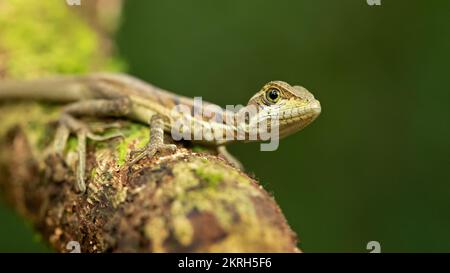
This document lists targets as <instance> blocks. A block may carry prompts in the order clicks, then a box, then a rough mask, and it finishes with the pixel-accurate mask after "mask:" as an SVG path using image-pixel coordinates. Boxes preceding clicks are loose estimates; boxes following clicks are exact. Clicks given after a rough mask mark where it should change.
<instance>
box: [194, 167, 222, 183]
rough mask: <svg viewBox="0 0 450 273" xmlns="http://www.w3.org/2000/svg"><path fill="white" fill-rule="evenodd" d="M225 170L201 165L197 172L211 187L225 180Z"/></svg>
mask: <svg viewBox="0 0 450 273" xmlns="http://www.w3.org/2000/svg"><path fill="white" fill-rule="evenodd" d="M222 173H223V171H220V170H215V169H211V168H206V167H201V168H198V169H196V170H195V174H197V176H199V177H200V178H201V179H202V180H203V181H205V182H206V183H207V184H208V186H209V187H216V186H217V185H218V184H219V183H220V181H222V180H223V175H222Z"/></svg>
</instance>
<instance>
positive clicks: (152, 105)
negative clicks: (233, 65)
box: [0, 73, 321, 193]
mask: <svg viewBox="0 0 450 273" xmlns="http://www.w3.org/2000/svg"><path fill="white" fill-rule="evenodd" d="M2 100H37V101H48V102H56V103H61V104H63V105H64V106H63V107H62V111H61V117H60V119H59V126H58V128H57V130H56V133H55V139H54V145H53V153H55V154H59V155H62V153H63V151H64V148H65V146H66V142H67V140H68V137H69V136H70V134H75V135H76V137H77V139H78V144H77V145H78V146H77V153H78V163H77V167H76V180H75V181H76V182H75V184H76V185H75V188H76V189H77V190H78V191H79V192H80V193H83V192H85V190H86V183H85V173H86V140H87V138H89V139H93V140H96V141H102V140H106V139H109V138H112V137H118V136H119V135H112V136H108V137H104V136H99V135H96V134H94V133H93V132H92V130H91V129H90V128H89V126H88V125H87V124H86V123H84V122H83V121H82V120H81V119H80V118H82V117H86V116H92V117H99V118H101V117H117V118H126V119H129V120H133V121H137V122H140V123H145V124H148V125H149V126H150V141H149V143H148V144H147V146H146V147H145V148H144V149H142V150H140V151H137V152H136V151H134V152H136V153H137V154H138V156H136V157H134V158H132V159H131V160H130V164H133V163H136V162H138V161H139V160H141V159H142V158H144V157H149V158H151V157H153V156H155V154H157V153H159V154H166V153H168V154H170V153H174V152H175V151H176V149H177V146H176V145H174V144H166V143H164V132H166V133H169V132H171V128H172V126H173V124H174V122H175V121H177V120H179V119H181V118H188V119H189V122H190V123H191V124H195V125H198V127H196V128H199V130H203V129H205V128H208V129H210V130H212V131H213V132H216V131H218V130H219V129H220V130H224V131H222V132H231V133H232V135H234V136H236V134H237V131H238V129H242V130H243V131H244V138H243V139H240V140H236V138H233V139H231V140H230V139H224V140H218V139H215V138H212V139H206V138H204V139H200V140H193V141H194V142H200V143H201V144H204V145H210V146H213V147H216V148H217V151H218V152H219V154H221V155H222V156H223V157H225V159H228V160H229V161H230V163H232V165H235V166H237V167H241V168H242V165H241V164H240V163H239V161H238V160H236V159H235V158H234V157H233V156H232V155H231V154H229V153H228V152H227V150H226V148H225V145H226V144H228V143H232V142H235V141H261V139H260V137H259V135H256V138H254V139H249V135H250V134H249V133H250V132H249V130H250V126H249V123H251V122H253V125H258V124H261V123H262V122H267V121H268V120H270V119H273V118H277V119H278V120H279V138H280V139H281V138H283V137H286V136H288V135H291V134H293V133H295V132H297V131H299V130H301V129H303V128H305V127H306V126H307V125H309V124H310V123H311V122H313V121H314V120H315V119H316V118H317V117H318V116H319V114H320V113H321V105H320V102H319V101H318V100H317V99H315V98H314V96H313V94H312V93H310V92H309V91H308V90H307V89H305V88H304V87H301V86H291V85H289V84H288V83H286V82H283V81H271V82H269V83H267V84H265V85H264V86H263V87H262V88H261V89H260V90H259V91H258V92H257V93H256V94H255V95H254V96H252V97H251V98H250V100H249V101H248V103H247V105H246V106H245V107H243V108H242V109H241V110H240V112H245V111H246V110H248V109H249V108H250V107H254V108H256V109H257V110H258V111H257V113H256V114H255V115H254V116H253V117H251V120H249V116H245V118H244V119H238V114H239V113H238V112H232V111H227V110H224V112H223V113H224V114H223V117H222V120H219V121H217V120H212V119H210V120H205V118H202V117H196V116H195V115H189V114H186V113H184V114H183V113H179V114H178V116H177V115H175V116H174V115H173V112H172V110H173V108H174V107H176V106H180V105H181V106H185V107H187V108H188V109H190V110H191V111H192V110H193V109H194V100H193V99H192V98H189V97H184V96H180V95H177V94H175V93H172V92H169V91H167V90H164V89H161V88H159V87H156V86H154V85H151V84H149V83H146V82H144V81H142V80H140V79H138V78H136V77H133V76H130V75H127V74H119V73H93V74H84V75H57V76H52V77H48V78H40V79H31V80H14V79H8V80H2V81H0V101H2ZM205 105H208V106H214V107H218V108H220V107H219V106H217V105H215V104H212V103H208V102H205ZM220 109H221V108H220ZM275 110H276V111H275ZM230 119H231V120H232V121H233V122H234V123H231V124H230V122H229V121H230ZM225 121H228V122H225ZM192 133H194V132H192ZM132 153H133V152H132Z"/></svg>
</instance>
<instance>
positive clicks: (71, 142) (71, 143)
mask: <svg viewBox="0 0 450 273" xmlns="http://www.w3.org/2000/svg"><path fill="white" fill-rule="evenodd" d="M77 147H78V139H77V138H76V137H75V136H70V137H69V139H68V140H67V145H66V152H74V151H76V150H77Z"/></svg>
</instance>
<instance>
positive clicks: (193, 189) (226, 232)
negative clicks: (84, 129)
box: [0, 0, 300, 252]
mask: <svg viewBox="0 0 450 273" xmlns="http://www.w3.org/2000/svg"><path fill="white" fill-rule="evenodd" d="M25 2H26V3H25ZM44 2H45V4H44ZM61 2H64V1H48V2H47V1H39V2H38V1H31V2H30V1H18V0H14V1H10V2H9V1H8V2H5V1H4V0H0V6H2V8H3V11H2V12H3V13H5V14H2V15H3V17H1V18H3V19H2V20H3V21H4V22H8V23H9V24H12V25H11V26H10V27H13V28H14V27H16V28H17V29H19V30H20V29H25V30H27V31H33V30H34V29H33V28H34V26H35V25H31V24H30V25H27V20H33V16H31V18H30V19H25V21H20V20H18V21H19V22H16V21H13V19H14V18H15V16H17V14H22V15H23V16H27V15H29V16H30V14H27V12H31V11H32V13H33V14H34V12H36V13H37V14H35V15H34V17H36V16H37V15H38V14H39V9H42V5H44V6H45V8H49V7H50V6H51V8H52V9H51V10H47V11H46V12H45V13H41V14H39V19H38V20H39V24H43V25H49V26H53V24H60V23H62V22H65V21H66V20H70V22H71V24H73V25H75V26H79V27H82V28H83V29H82V31H81V32H77V31H73V32H70V31H67V29H63V28H61V29H60V30H58V29H54V31H56V32H58V31H60V33H59V34H62V33H65V34H67V35H69V36H70V35H79V36H80V37H81V38H82V39H84V42H83V43H81V44H75V45H72V48H71V49H66V48H64V46H65V44H64V43H63V44H58V43H57V44H53V45H49V47H50V50H49V53H48V54H51V53H50V51H52V50H59V51H63V52H64V51H67V52H66V53H70V52H71V51H73V50H74V48H73V47H75V49H76V50H75V51H77V46H78V47H82V48H79V49H78V53H76V54H74V55H72V56H71V55H70V54H68V55H66V57H67V58H69V59H70V61H68V60H59V59H57V58H55V59H54V60H53V61H54V62H55V64H52V63H51V64H47V65H48V66H49V67H40V65H41V63H40V60H39V58H40V56H41V55H39V54H42V52H39V51H38V50H34V49H33V48H34V47H37V48H41V49H42V47H39V46H40V45H39V43H40V40H38V39H37V38H36V39H35V38H34V37H33V36H32V37H30V36H28V37H27V36H21V37H19V38H18V39H16V41H15V42H14V43H19V44H20V46H23V47H26V46H29V47H30V48H29V51H28V53H27V54H29V55H30V56H34V55H36V56H35V57H34V58H35V59H37V60H35V62H36V63H33V61H31V63H30V62H27V63H20V60H21V57H20V56H19V57H18V58H17V59H14V56H15V55H16V54H19V53H17V52H15V48H16V47H14V46H12V45H11V43H12V42H11V40H10V38H11V36H13V37H16V36H15V34H14V30H9V31H12V32H11V33H8V31H4V29H2V30H0V58H3V59H2V60H3V61H2V64H0V71H1V75H2V77H33V76H40V75H42V74H52V73H64V72H66V73H74V72H89V71H91V70H93V69H92V67H94V68H99V69H110V68H111V67H112V68H113V69H114V68H115V69H118V68H119V69H120V67H121V66H120V65H117V64H120V61H117V60H116V59H114V58H112V57H111V56H107V55H105V54H104V51H102V50H101V46H102V45H103V44H105V45H106V47H107V48H108V50H109V51H108V52H110V53H109V54H111V52H113V50H112V49H111V48H112V46H111V44H112V43H110V42H105V39H106V38H105V37H106V36H105V33H102V32H101V31H99V24H92V20H93V19H92V18H96V17H95V16H93V15H92V12H93V11H95V9H94V10H93V9H89V13H87V14H88V16H79V13H80V12H79V11H78V12H76V13H75V12H72V11H68V10H67V9H68V7H67V6H64V5H63V4H61ZM116 2H117V1H116ZM48 3H51V4H48ZM30 6H34V7H30ZM33 8H34V9H35V10H33ZM0 10H2V9H0ZM30 10H31V11H30ZM55 10H56V11H55ZM0 13H1V12H0ZM60 13H63V15H64V16H61V14H60ZM81 13H83V12H81ZM8 16H9V17H8ZM47 17H49V18H47ZM23 18H26V17H23ZM86 18H90V19H86ZM34 19H35V20H37V19H36V18H34ZM86 20H87V21H89V22H91V23H89V24H88V23H86ZM12 22H16V23H14V24H16V25H14V24H13V23H12ZM20 24H24V25H20ZM78 31H80V30H78ZM100 33H102V34H100ZM52 34H54V33H50V34H48V35H52ZM39 35H44V36H45V35H47V34H46V33H39ZM80 37H78V38H80ZM72 38H73V39H75V38H76V37H75V38H74V37H68V38H67V37H66V39H69V40H70V39H72ZM20 39H22V40H20ZM22 43H23V44H22ZM86 44H88V45H89V44H96V45H97V47H96V46H93V47H90V48H86V47H85V45H86ZM83 45H84V46H83ZM53 47H55V48H53ZM60 47H62V48H60ZM82 50H84V51H83V52H80V51H82ZM97 51H102V52H103V53H102V54H96V53H98V52H97ZM77 54H78V55H77ZM63 55H64V54H63ZM58 60H59V61H58ZM80 61H85V62H86V63H85V64H83V65H80V64H79V63H78V62H80ZM61 67H62V68H61ZM61 70H62V71H61ZM27 71H32V72H27ZM59 109H60V108H59V106H55V105H48V104H40V103H35V102H14V103H13V102H6V103H2V104H1V105H0V117H1V122H0V189H1V191H2V196H3V197H4V199H5V200H6V201H7V202H8V203H9V204H11V205H12V206H13V207H14V208H16V209H17V211H18V212H19V213H20V214H22V215H23V216H24V217H27V218H28V219H30V220H31V221H32V223H33V224H34V225H35V226H36V228H37V230H38V231H39V232H40V233H41V234H42V236H43V238H45V240H46V241H48V243H49V244H50V245H51V246H52V247H54V248H55V249H56V250H57V251H60V252H66V251H67V249H66V246H67V244H68V243H69V242H70V241H78V242H79V243H80V245H81V251H82V252H299V251H300V250H299V249H298V248H297V246H296V245H297V242H296V235H295V234H294V232H293V231H292V230H291V229H290V227H289V226H288V224H287V223H286V220H285V218H284V216H283V215H282V213H281V211H280V209H279V207H278V206H277V204H276V202H275V201H274V199H273V198H272V197H271V196H270V195H269V194H268V193H267V192H266V191H265V190H264V189H263V188H262V187H261V186H260V185H259V183H258V182H257V181H255V180H254V179H252V178H250V177H249V176H247V175H246V174H245V173H243V172H241V171H239V170H237V169H235V168H233V167H231V166H230V165H229V164H228V163H227V162H225V161H224V160H222V159H221V158H219V157H217V155H216V154H215V153H214V151H209V150H205V149H204V148H201V147H192V146H190V144H189V143H177V145H178V147H179V149H178V151H177V153H176V154H174V155H170V156H165V157H156V158H153V159H144V160H142V161H141V162H139V164H135V165H133V166H130V165H128V164H127V162H128V159H129V157H130V151H132V150H136V149H138V148H141V147H143V146H144V145H145V144H146V143H147V141H148V134H149V130H148V128H147V126H144V125H140V124H135V123H132V122H128V121H126V120H120V121H117V120H102V121H101V123H105V122H106V123H111V124H115V125H117V126H115V127H117V128H112V129H108V130H105V131H104V132H102V133H103V134H105V135H107V134H112V133H115V132H117V131H120V132H122V133H123V134H124V135H125V137H124V138H123V139H113V140H109V141H107V142H102V143H99V142H89V143H88V159H87V165H88V166H87V170H88V172H87V185H88V189H87V192H86V193H85V194H77V193H75V191H74V187H73V186H74V179H75V176H74V171H73V170H74V169H75V166H76V162H77V154H76V147H77V143H76V139H75V138H70V139H69V145H68V147H67V150H66V153H65V160H64V159H63V158H56V157H51V156H50V155H49V153H48V151H49V150H48V147H50V146H51V143H52V140H53V136H54V133H55V121H56V120H57V118H58V115H59ZM89 122H90V124H92V125H93V126H95V125H96V124H97V123H98V122H100V121H98V120H91V121H89ZM170 141H171V140H170V138H167V139H166V142H170Z"/></svg>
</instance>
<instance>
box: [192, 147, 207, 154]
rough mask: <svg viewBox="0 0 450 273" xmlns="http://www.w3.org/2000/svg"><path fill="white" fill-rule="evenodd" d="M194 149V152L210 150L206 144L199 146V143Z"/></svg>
mask: <svg viewBox="0 0 450 273" xmlns="http://www.w3.org/2000/svg"><path fill="white" fill-rule="evenodd" d="M192 151H193V152H194V153H202V152H207V151H209V150H208V148H206V147H205V146H198V145H196V146H194V147H192Z"/></svg>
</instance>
